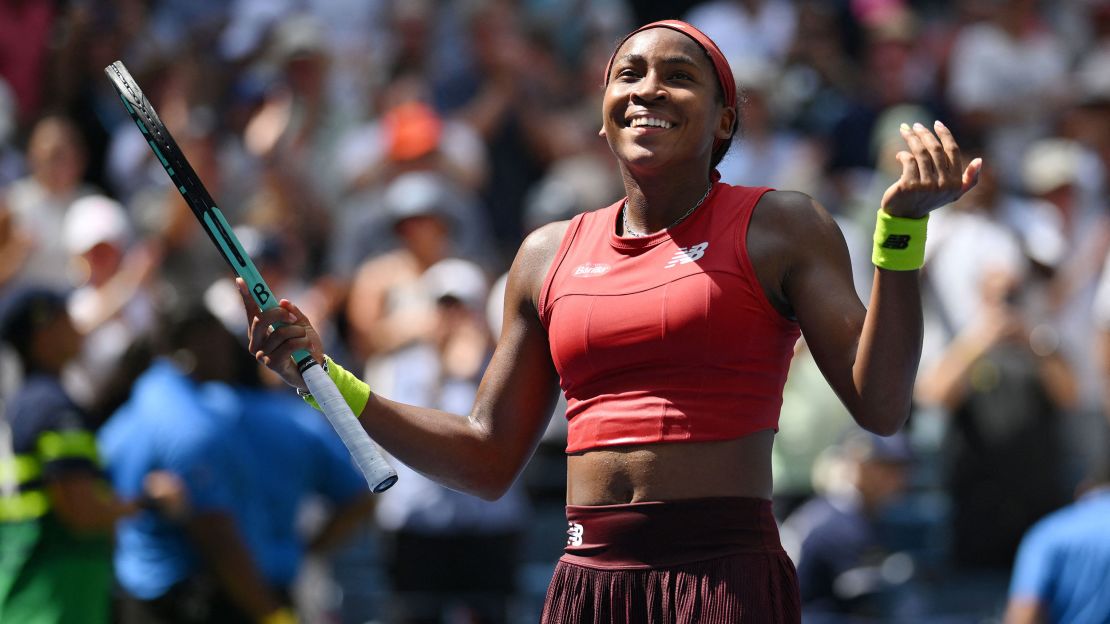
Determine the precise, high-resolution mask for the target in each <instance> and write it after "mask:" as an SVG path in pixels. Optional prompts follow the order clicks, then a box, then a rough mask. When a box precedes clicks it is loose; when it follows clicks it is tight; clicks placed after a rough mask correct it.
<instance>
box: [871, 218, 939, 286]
mask: <svg viewBox="0 0 1110 624" xmlns="http://www.w3.org/2000/svg"><path fill="white" fill-rule="evenodd" d="M928 224H929V215H925V216H924V217H921V218H920V219H907V218H905V217H895V216H893V215H891V214H889V213H887V211H885V210H882V209H880V210H879V216H878V219H877V220H876V221H875V247H874V248H873V250H872V251H871V262H872V263H873V264H874V265H875V266H877V267H879V268H880V269H890V270H892V271H915V270H917V269H920V268H921V265H923V264H925V230H926V226H928Z"/></svg>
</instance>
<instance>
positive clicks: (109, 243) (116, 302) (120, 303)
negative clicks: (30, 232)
mask: <svg viewBox="0 0 1110 624" xmlns="http://www.w3.org/2000/svg"><path fill="white" fill-rule="evenodd" d="M61 236H62V240H63V242H64V244H65V248H66V251H68V252H69V254H70V257H71V259H72V262H73V264H75V265H76V268H75V269H74V273H77V274H79V275H80V278H79V279H78V280H77V282H78V283H77V284H75V285H76V286H77V288H76V290H74V291H73V292H72V293H70V295H69V299H68V303H67V307H68V309H69V314H70V316H71V317H72V318H73V321H74V324H75V326H76V327H77V330H78V331H79V332H80V333H81V334H83V335H84V337H85V339H84V346H83V348H82V350H81V355H80V357H79V358H77V360H76V361H75V362H74V364H75V366H74V367H72V369H71V371H70V373H71V374H70V375H68V377H67V382H68V387H69V388H71V390H72V391H73V393H74V395H75V398H76V399H77V400H78V402H79V403H81V404H83V405H85V406H86V407H88V408H89V409H90V410H92V411H93V412H94V415H95V416H98V417H99V418H100V419H101V421H102V420H103V418H105V417H107V414H108V413H110V410H111V409H113V408H114V407H118V405H117V406H112V405H111V404H112V403H114V402H115V401H117V400H119V402H122V400H121V399H120V398H118V397H112V396H108V395H109V394H112V389H113V388H114V387H115V384H113V383H112V382H113V381H114V379H113V377H114V375H115V373H116V369H117V367H118V366H119V365H120V364H121V362H122V359H123V356H124V354H125V353H126V352H127V350H128V349H129V348H130V347H131V346H132V345H134V344H135V343H137V342H138V341H139V340H140V338H141V337H142V336H143V335H145V334H146V333H147V332H148V331H150V330H151V329H153V324H154V320H155V318H154V317H155V311H154V300H153V295H152V293H151V292H150V290H149V286H150V282H151V278H152V277H153V274H154V272H155V270H156V265H157V263H158V252H157V251H156V250H155V249H154V248H152V247H151V246H149V245H145V244H134V243H135V241H134V231H133V228H132V226H131V223H130V220H129V218H128V216H127V213H126V211H125V210H124V208H123V206H121V205H120V204H119V203H118V202H116V201H114V200H112V199H110V198H108V197H105V196H103V195H89V196H87V197H83V198H81V199H79V200H77V201H75V202H73V206H71V207H70V209H69V212H67V213H66V216H65V219H64V220H63V222H62V231H61ZM105 410H108V411H105Z"/></svg>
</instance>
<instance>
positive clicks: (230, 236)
mask: <svg viewBox="0 0 1110 624" xmlns="http://www.w3.org/2000/svg"><path fill="white" fill-rule="evenodd" d="M104 73H106V74H107V75H108V78H109V79H110V80H111V81H112V85H113V86H114V87H115V88H116V91H117V92H118V93H119V96H120V99H121V100H123V106H124V107H125V108H126V109H127V112H128V113H129V114H130V115H131V119H133V120H134V121H135V125H137V126H138V127H139V131H140V132H142V133H143V137H144V138H146V140H147V144H149V145H150V149H151V150H153V151H154V155H155V156H157V157H158V162H160V163H162V167H163V168H165V170H166V173H167V174H168V175H169V176H170V180H171V181H172V182H173V184H174V186H176V187H177V190H178V191H179V192H180V193H181V197H183V198H185V203H187V204H188V205H189V208H190V209H192V211H193V214H194V215H195V216H196V218H197V219H198V220H199V221H200V223H201V225H202V226H203V227H204V231H205V232H207V233H208V236H209V238H211V239H212V242H213V243H215V245H216V249H218V250H219V252H220V254H221V255H223V258H224V260H226V261H227V263H228V265H230V266H231V268H232V270H233V271H235V274H236V275H238V276H239V277H241V278H243V281H244V282H246V284H247V288H248V289H249V290H250V292H251V295H252V296H253V297H254V300H255V302H256V303H258V307H259V308H260V309H262V310H269V309H271V308H274V307H277V305H278V300H277V298H276V297H274V294H273V293H272V292H270V287H269V286H267V285H266V282H265V280H263V279H262V275H261V274H259V272H258V269H256V268H255V266H254V262H252V261H251V259H250V256H248V255H247V253H246V252H245V251H244V250H243V246H242V245H241V244H240V243H239V239H238V238H236V236H235V233H234V232H232V230H231V226H230V225H228V223H227V220H226V219H224V215H223V213H222V212H220V209H219V208H217V207H216V203H215V202H214V201H212V197H211V196H210V195H209V194H208V191H207V189H205V188H204V184H203V183H202V182H201V181H200V178H199V177H198V176H197V174H196V172H195V171H193V167H192V166H191V165H190V164H189V161H188V160H186V159H185V154H184V153H182V151H181V148H179V147H178V146H177V142H176V141H174V140H173V137H172V136H170V133H169V131H168V130H166V126H165V125H163V124H162V120H161V119H159V118H158V113H156V112H154V107H153V106H151V104H150V101H149V100H147V99H146V96H144V95H143V92H142V90H140V89H139V85H137V84H136V83H135V80H134V79H133V78H132V77H131V74H130V73H129V72H128V71H127V68H126V67H124V65H123V63H121V62H119V61H116V62H115V63H112V64H111V65H109V66H108V67H105V68H104ZM293 359H294V361H296V363H297V368H298V369H299V370H300V372H301V375H302V376H303V377H304V381H305V384H306V385H307V386H308V391H309V392H311V393H312V396H314V397H315V398H316V402H317V403H319V404H320V408H321V409H322V410H323V412H324V415H325V416H327V418H328V421H329V422H330V423H331V426H332V427H333V428H334V429H335V431H336V432H337V433H338V434H339V437H340V438H341V439H342V440H343V444H345V445H346V446H347V450H348V451H350V452H351V455H352V456H353V457H354V458H355V463H356V464H358V467H359V470H361V471H362V476H364V477H366V482H367V483H368V484H370V489H371V490H373V491H374V492H384V491H385V490H387V489H389V488H390V487H391V486H392V485H393V484H394V483H396V482H397V471H395V470H394V469H393V467H392V466H390V465H389V463H388V462H387V461H386V460H385V457H383V456H382V452H381V449H379V448H378V447H377V445H376V444H374V442H373V441H372V440H371V439H370V437H369V436H368V435H366V431H365V430H363V428H362V426H361V425H359V422H358V419H357V418H356V417H355V415H354V414H353V413H351V408H350V407H348V406H347V402H346V401H344V400H343V396H342V395H341V394H340V393H339V390H338V389H337V388H336V387H335V383H334V382H332V380H331V378H330V377H328V374H327V372H326V371H324V369H323V368H322V367H320V366H319V365H318V364H317V363H316V360H315V359H314V358H313V357H312V355H311V354H310V353H309V352H308V351H304V350H300V351H297V352H295V353H294V354H293Z"/></svg>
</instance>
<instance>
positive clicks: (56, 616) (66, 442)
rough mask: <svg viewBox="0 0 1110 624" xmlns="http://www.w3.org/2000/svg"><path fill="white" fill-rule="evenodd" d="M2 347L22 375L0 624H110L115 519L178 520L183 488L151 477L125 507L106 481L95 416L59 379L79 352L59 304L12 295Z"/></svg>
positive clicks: (14, 409) (5, 518) (7, 464)
mask: <svg viewBox="0 0 1110 624" xmlns="http://www.w3.org/2000/svg"><path fill="white" fill-rule="evenodd" d="M0 339H3V340H4V341H6V342H8V343H9V344H10V345H11V347H12V348H13V349H14V351H15V353H16V356H17V358H18V360H19V362H20V364H21V365H22V369H23V382H22V384H21V385H20V387H19V389H18V390H17V391H16V392H15V394H14V395H13V396H12V397H11V400H10V401H9V402H8V403H7V405H6V410H5V412H6V413H5V415H4V419H3V421H0V433H2V435H0V543H3V545H4V547H3V549H0V621H3V622H9V621H10V622H21V623H24V624H66V623H74V624H76V623H78V622H80V623H82V624H98V623H101V622H104V623H107V622H108V621H109V616H110V599H111V587H112V567H111V565H112V564H111V542H110V535H111V530H112V528H113V525H114V524H115V521H116V519H118V518H120V517H123V516H126V515H129V514H132V513H134V512H136V511H137V510H138V509H140V507H142V506H144V505H145V506H154V505H160V506H164V507H165V508H166V509H167V510H168V511H172V512H173V513H180V512H181V511H183V508H184V503H183V495H182V493H181V492H182V489H181V488H180V486H178V485H177V484H176V481H175V479H174V478H173V477H170V476H169V475H166V474H163V473H152V474H151V475H150V476H149V478H148V482H147V488H146V492H145V494H144V496H143V497H142V498H141V499H140V500H138V501H132V502H124V501H121V500H120V499H118V498H117V497H116V496H115V495H114V493H113V492H112V490H111V489H110V488H109V486H108V485H107V483H106V482H105V481H104V479H103V476H102V473H101V471H100V464H99V457H98V454H97V448H96V440H95V438H94V437H93V434H92V432H91V431H90V430H89V429H88V426H87V416H86V414H85V413H83V412H82V410H81V409H80V408H79V407H78V406H77V405H76V404H75V403H74V402H73V401H72V400H71V399H70V397H69V395H68V394H67V393H66V391H65V390H64V389H63V387H62V384H61V380H60V376H61V371H62V368H63V367H64V366H65V364H66V363H67V362H68V361H70V360H71V359H72V358H73V357H75V356H76V355H77V353H78V351H79V349H80V346H81V336H80V334H79V333H78V332H77V330H76V329H74V327H73V323H72V322H71V321H70V318H69V315H68V314H67V313H66V309H65V300H64V299H63V298H62V296H61V295H59V294H57V293H54V292H51V291H47V290H43V289H38V288H30V287H20V288H19V289H17V290H15V291H13V292H11V293H9V294H8V295H7V296H6V297H4V298H3V300H2V301H0ZM156 501H157V502H156Z"/></svg>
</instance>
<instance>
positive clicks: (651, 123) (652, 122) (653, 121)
mask: <svg viewBox="0 0 1110 624" xmlns="http://www.w3.org/2000/svg"><path fill="white" fill-rule="evenodd" d="M628 125H629V127H631V128H663V129H664V130H665V129H668V128H673V127H674V124H673V123H671V122H669V121H666V120H665V119H659V118H657V117H637V118H635V119H633V120H632V121H631V122H629V124H628Z"/></svg>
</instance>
